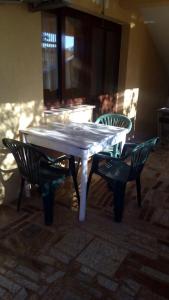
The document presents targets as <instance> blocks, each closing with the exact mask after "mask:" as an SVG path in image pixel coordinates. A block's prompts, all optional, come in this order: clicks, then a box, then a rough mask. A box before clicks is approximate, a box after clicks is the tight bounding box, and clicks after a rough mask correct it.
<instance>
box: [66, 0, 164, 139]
mask: <svg viewBox="0 0 169 300" xmlns="http://www.w3.org/2000/svg"><path fill="white" fill-rule="evenodd" d="M89 2H90V3H89ZM72 3H74V4H75V5H79V7H81V8H82V9H88V11H91V12H93V13H101V12H103V8H102V6H101V5H97V4H96V3H93V2H92V1H86V0H80V1H78V0H72ZM105 3H106V1H105ZM107 3H109V5H108V7H107V8H106V7H105V9H104V15H105V17H108V18H110V19H111V20H113V21H116V22H118V23H120V24H122V44H121V58H120V72H119V89H118V92H119V93H118V103H119V104H120V105H119V109H120V112H123V113H128V114H129V116H131V117H132V116H136V122H135V135H136V136H138V137H142V138H144V137H148V136H152V135H155V134H157V122H156V118H157V113H156V110H157V108H159V107H161V106H163V105H165V104H166V101H167V98H168V74H167V71H166V68H165V66H164V65H163V63H162V60H161V58H160V56H159V54H158V52H157V50H156V47H155V46H154V43H153V41H152V38H151V36H150V35H149V31H148V29H147V27H146V25H145V24H144V23H143V20H142V18H141V16H140V14H139V12H138V10H137V8H136V1H133V0H128V1H126V0H118V1H117V0H109V1H108V2H107ZM133 95H134V96H133Z"/></svg>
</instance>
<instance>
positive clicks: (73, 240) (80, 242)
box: [55, 229, 93, 257]
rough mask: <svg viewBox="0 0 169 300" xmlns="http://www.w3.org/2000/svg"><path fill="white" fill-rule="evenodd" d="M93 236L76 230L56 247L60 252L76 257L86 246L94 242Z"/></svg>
mask: <svg viewBox="0 0 169 300" xmlns="http://www.w3.org/2000/svg"><path fill="white" fill-rule="evenodd" d="M92 238H93V236H92V235H91V234H89V233H87V232H85V231H82V230H79V229H74V230H72V231H71V232H69V233H68V234H66V235H65V236H64V238H63V239H62V240H61V241H59V242H58V243H57V244H56V245H55V247H56V248H58V249H59V250H60V251H63V252H65V253H67V254H68V255H70V256H72V257H76V256H77V255H78V254H79V253H80V252H81V251H82V250H83V249H84V247H85V246H87V245H88V243H89V242H90V241H91V240H92Z"/></svg>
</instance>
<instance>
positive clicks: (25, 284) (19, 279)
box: [6, 271, 39, 292]
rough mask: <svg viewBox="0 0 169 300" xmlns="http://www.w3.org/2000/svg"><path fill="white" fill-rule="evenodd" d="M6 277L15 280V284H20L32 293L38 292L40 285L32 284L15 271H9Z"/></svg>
mask: <svg viewBox="0 0 169 300" xmlns="http://www.w3.org/2000/svg"><path fill="white" fill-rule="evenodd" d="M6 276H8V277H10V278H11V279H13V280H15V282H17V283H19V284H20V285H21V286H23V287H25V288H27V289H28V290H31V291H34V292H35V291H38V289H39V285H37V284H36V283H35V282H32V281H30V280H28V279H26V278H25V277H23V276H21V275H19V274H17V273H15V272H13V271H8V272H7V273H6Z"/></svg>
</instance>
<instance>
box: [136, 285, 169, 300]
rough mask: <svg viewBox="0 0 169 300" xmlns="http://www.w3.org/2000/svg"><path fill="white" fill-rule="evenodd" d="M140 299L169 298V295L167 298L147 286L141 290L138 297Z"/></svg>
mask: <svg viewBox="0 0 169 300" xmlns="http://www.w3.org/2000/svg"><path fill="white" fill-rule="evenodd" d="M137 299H138V300H150V299H152V300H167V299H169V297H167V298H165V297H163V296H160V295H158V294H156V293H154V292H152V291H150V290H148V289H147V288H145V287H144V288H142V289H141V292H140V294H139V296H138V298H137Z"/></svg>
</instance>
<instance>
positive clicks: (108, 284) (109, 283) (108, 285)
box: [97, 275, 118, 292]
mask: <svg viewBox="0 0 169 300" xmlns="http://www.w3.org/2000/svg"><path fill="white" fill-rule="evenodd" d="M97 281H98V283H99V284H100V285H101V286H102V287H104V288H105V289H108V290H110V291H113V292H115V291H116V290H117V288H118V283H117V282H115V281H113V280H110V279H108V278H106V277H104V276H101V275H98V276H97Z"/></svg>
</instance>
